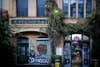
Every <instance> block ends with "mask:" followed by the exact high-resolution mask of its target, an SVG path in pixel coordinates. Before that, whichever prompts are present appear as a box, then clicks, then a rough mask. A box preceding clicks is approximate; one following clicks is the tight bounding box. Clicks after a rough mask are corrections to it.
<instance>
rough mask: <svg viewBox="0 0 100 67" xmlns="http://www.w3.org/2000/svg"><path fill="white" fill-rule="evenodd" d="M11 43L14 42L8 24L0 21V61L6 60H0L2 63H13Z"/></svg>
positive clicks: (13, 50)
mask: <svg viewBox="0 0 100 67" xmlns="http://www.w3.org/2000/svg"><path fill="white" fill-rule="evenodd" d="M12 42H14V40H13V34H12V31H11V29H10V26H9V24H8V22H3V21H1V20H0V53H1V54H0V59H1V58H4V59H5V60H6V61H4V60H0V61H1V62H2V63H6V64H13V63H14V52H15V49H14V46H13V45H14V44H13V43H12ZM3 61H4V62H3Z"/></svg>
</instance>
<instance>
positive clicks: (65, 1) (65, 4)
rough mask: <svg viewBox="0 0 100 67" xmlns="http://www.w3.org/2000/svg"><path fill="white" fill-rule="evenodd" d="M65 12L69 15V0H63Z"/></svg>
mask: <svg viewBox="0 0 100 67" xmlns="http://www.w3.org/2000/svg"><path fill="white" fill-rule="evenodd" d="M63 12H64V15H65V17H68V0H63Z"/></svg>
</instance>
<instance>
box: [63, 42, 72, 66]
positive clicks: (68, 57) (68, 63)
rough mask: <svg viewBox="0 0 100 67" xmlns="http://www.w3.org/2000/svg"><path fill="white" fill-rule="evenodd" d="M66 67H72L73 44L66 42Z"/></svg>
mask: <svg viewBox="0 0 100 67" xmlns="http://www.w3.org/2000/svg"><path fill="white" fill-rule="evenodd" d="M64 67H71V43H70V42H66V43H65V45H64Z"/></svg>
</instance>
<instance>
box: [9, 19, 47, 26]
mask: <svg viewBox="0 0 100 67" xmlns="http://www.w3.org/2000/svg"><path fill="white" fill-rule="evenodd" d="M10 22H11V24H15V25H17V24H48V20H47V18H11V19H10Z"/></svg>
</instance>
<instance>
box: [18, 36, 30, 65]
mask: <svg viewBox="0 0 100 67" xmlns="http://www.w3.org/2000/svg"><path fill="white" fill-rule="evenodd" d="M17 46H18V47H17V63H18V64H22V63H28V54H29V52H28V47H29V40H28V38H24V37H20V38H18V39H17Z"/></svg>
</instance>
